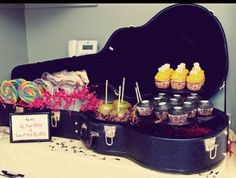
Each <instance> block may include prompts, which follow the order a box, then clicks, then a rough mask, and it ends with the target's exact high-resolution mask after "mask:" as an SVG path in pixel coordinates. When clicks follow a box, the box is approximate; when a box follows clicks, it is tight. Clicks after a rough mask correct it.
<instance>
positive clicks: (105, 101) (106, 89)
mask: <svg viewBox="0 0 236 178" xmlns="http://www.w3.org/2000/svg"><path fill="white" fill-rule="evenodd" d="M107 88H108V80H106V86H105V104H107Z"/></svg>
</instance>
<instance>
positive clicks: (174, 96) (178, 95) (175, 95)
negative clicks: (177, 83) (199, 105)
mask: <svg viewBox="0 0 236 178" xmlns="http://www.w3.org/2000/svg"><path fill="white" fill-rule="evenodd" d="M173 98H176V99H178V100H179V101H180V102H182V101H183V96H182V95H180V94H173Z"/></svg>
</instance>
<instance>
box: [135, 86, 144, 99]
mask: <svg viewBox="0 0 236 178" xmlns="http://www.w3.org/2000/svg"><path fill="white" fill-rule="evenodd" d="M136 87H137V92H138V95H139V99H140V101H143V100H142V97H141V94H140V90H139V86H138V82H136Z"/></svg>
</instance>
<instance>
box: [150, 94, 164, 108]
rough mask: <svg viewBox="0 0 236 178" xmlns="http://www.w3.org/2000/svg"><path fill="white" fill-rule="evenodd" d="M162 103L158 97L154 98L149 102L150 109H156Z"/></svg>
mask: <svg viewBox="0 0 236 178" xmlns="http://www.w3.org/2000/svg"><path fill="white" fill-rule="evenodd" d="M162 101H163V99H162V98H161V97H159V96H156V97H154V98H153V99H152V101H151V104H152V107H153V108H155V107H157V106H158V104H159V103H160V102H162Z"/></svg>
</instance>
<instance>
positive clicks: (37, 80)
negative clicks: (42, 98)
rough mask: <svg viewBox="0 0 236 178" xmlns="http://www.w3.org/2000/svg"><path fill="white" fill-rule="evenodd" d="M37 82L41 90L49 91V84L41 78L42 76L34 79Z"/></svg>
mask: <svg viewBox="0 0 236 178" xmlns="http://www.w3.org/2000/svg"><path fill="white" fill-rule="evenodd" d="M33 82H34V83H35V84H37V86H38V87H39V89H40V91H41V92H42V93H43V92H44V91H47V84H46V82H45V81H44V80H43V79H41V78H38V79H35V80H34V81H33Z"/></svg>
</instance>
